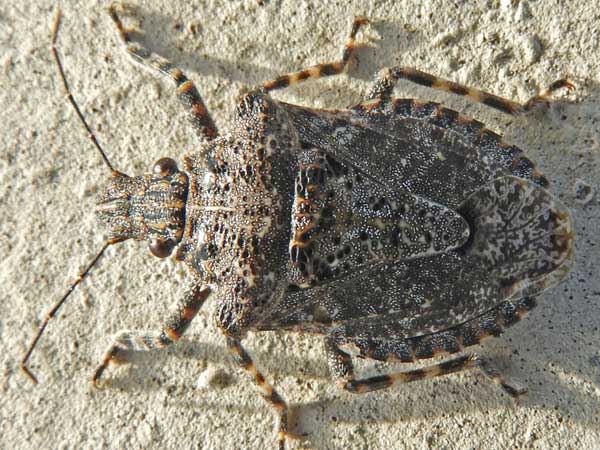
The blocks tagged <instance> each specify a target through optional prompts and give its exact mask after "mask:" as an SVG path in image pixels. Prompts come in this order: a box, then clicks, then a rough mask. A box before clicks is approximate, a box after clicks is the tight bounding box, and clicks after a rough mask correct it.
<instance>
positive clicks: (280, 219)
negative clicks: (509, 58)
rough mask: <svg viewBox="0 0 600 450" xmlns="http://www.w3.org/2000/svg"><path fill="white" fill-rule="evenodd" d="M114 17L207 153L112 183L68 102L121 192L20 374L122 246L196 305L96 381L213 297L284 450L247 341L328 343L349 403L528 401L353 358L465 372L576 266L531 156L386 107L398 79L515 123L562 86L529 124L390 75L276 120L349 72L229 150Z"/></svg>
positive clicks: (416, 110)
mask: <svg viewBox="0 0 600 450" xmlns="http://www.w3.org/2000/svg"><path fill="white" fill-rule="evenodd" d="M109 13H110V15H111V17H112V19H113V21H114V23H115V24H116V26H117V29H118V32H119V35H120V37H121V39H122V41H123V43H124V46H125V49H126V51H127V52H128V53H129V54H130V55H131V57H133V59H134V60H136V62H137V63H140V64H142V65H144V66H147V67H149V68H150V69H153V70H155V71H158V72H160V73H162V74H163V75H165V76H167V77H169V78H171V79H172V80H173V81H174V82H175V84H176V89H177V96H178V98H179V99H180V100H181V102H182V103H183V105H184V106H185V108H186V109H187V110H188V111H189V112H190V114H191V118H192V124H193V127H194V129H195V130H196V131H197V132H198V134H199V135H200V136H201V137H203V138H204V139H205V140H206V141H207V143H205V144H204V145H203V146H202V147H201V148H200V150H199V151H197V152H196V153H191V154H188V155H186V156H185V157H184V160H183V167H182V169H180V168H179V167H178V166H177V164H176V163H175V161H174V160H172V159H170V158H163V159H160V160H158V161H157V162H156V164H155V166H154V170H153V172H152V173H151V174H147V175H143V176H134V177H131V176H128V175H125V174H123V173H121V172H119V171H117V170H115V169H114V168H113V167H112V165H111V164H110V162H109V161H108V159H107V157H106V155H105V154H104V152H103V151H102V149H101V147H100V145H99V144H98V142H97V141H96V138H95V137H94V135H93V134H92V132H91V130H90V128H89V127H88V125H87V124H86V122H85V120H84V118H83V116H82V114H81V112H80V111H79V108H78V107H77V104H76V103H75V101H74V100H73V97H72V95H71V93H70V90H69V87H68V85H67V81H66V78H65V75H64V72H63V69H62V65H61V62H60V59H59V57H58V53H57V50H56V45H55V44H56V37H57V33H58V28H59V22H60V15H58V16H57V19H56V23H55V28H54V33H53V38H52V39H53V41H52V42H53V54H54V56H55V59H56V62H57V65H58V68H59V72H60V76H61V79H62V81H63V82H64V86H65V89H66V91H67V93H68V98H69V100H70V102H71V103H72V105H73V107H74V108H75V111H76V112H77V114H78V116H79V118H80V119H81V121H82V122H83V124H84V125H85V127H86V128H87V130H88V131H89V133H90V136H91V137H92V140H93V143H94V145H95V146H96V147H97V149H98V150H99V151H100V153H101V155H102V157H103V159H104V161H105V163H106V164H107V166H108V167H109V168H110V170H111V173H112V175H111V177H110V179H109V180H108V183H107V185H106V187H105V189H104V190H103V192H102V193H101V194H100V196H99V199H98V209H97V215H98V219H99V221H100V222H101V223H102V224H103V225H104V227H105V228H106V229H107V231H108V240H107V243H106V245H105V246H104V247H103V249H102V250H101V251H100V253H99V254H98V255H97V256H96V257H95V258H94V259H93V261H92V262H91V263H90V265H89V266H88V267H87V269H86V270H85V271H84V272H83V274H82V275H81V277H80V278H79V280H78V281H77V282H76V283H75V284H74V285H73V286H72V287H71V288H70V289H69V290H68V292H67V293H66V294H65V296H64V297H63V298H62V299H61V300H60V301H59V302H58V303H57V304H56V305H55V306H54V307H53V308H52V310H51V312H50V313H49V314H48V316H47V317H46V319H45V320H44V321H43V322H42V325H41V327H40V330H39V333H38V334H37V336H36V337H35V339H34V341H33V343H32V344H31V346H30V348H29V350H28V351H27V353H26V355H25V357H24V359H23V362H22V368H23V370H24V371H25V373H26V374H27V375H28V376H29V377H30V378H31V379H32V380H33V381H35V377H34V376H33V374H32V373H31V372H30V371H29V370H28V368H27V362H28V359H29V357H30V355H31V352H32V350H33V349H34V347H35V345H36V343H37V342H38V340H39V338H40V336H41V334H42V333H43V330H44V329H45V327H46V325H47V323H48V321H49V319H50V318H51V317H53V316H54V315H55V313H56V311H57V310H58V309H59V308H60V307H61V305H62V304H63V303H64V302H65V300H66V299H67V298H68V296H69V295H70V293H71V292H72V291H73V289H74V288H75V286H77V284H78V283H79V282H81V280H83V278H84V277H85V276H86V275H87V274H88V272H89V270H90V269H91V268H92V266H93V265H94V264H95V263H96V262H97V261H98V259H99V258H100V257H101V255H102V254H103V252H104V250H105V249H106V248H107V247H108V246H109V245H112V244H116V243H118V242H122V241H124V240H127V239H129V238H134V239H137V240H147V241H148V242H149V248H150V251H151V252H152V253H153V254H154V255H155V256H157V257H159V258H164V257H167V256H169V255H171V254H173V255H174V256H175V258H176V259H177V260H180V261H183V262H185V265H186V267H187V268H188V270H189V289H188V291H187V293H186V294H185V296H184V297H183V299H182V300H181V302H180V304H179V307H178V309H177V311H176V313H175V314H174V315H173V316H172V317H168V318H167V319H166V320H165V323H164V326H163V328H162V329H161V330H158V331H157V332H155V333H149V334H143V333H139V332H135V331H125V332H122V333H120V334H119V335H118V336H117V337H116V339H115V341H114V344H113V345H112V346H111V347H110V348H109V350H108V351H107V353H106V356H105V357H104V360H103V361H102V362H101V364H100V365H99V367H98V368H97V370H96V372H95V374H94V377H93V380H94V382H97V381H98V380H99V379H100V377H101V376H102V375H103V373H104V372H105V370H106V368H107V367H108V366H109V364H110V362H111V361H114V360H117V359H119V357H121V356H123V355H124V353H125V352H127V351H130V350H139V351H148V350H152V349H157V348H162V347H165V346H166V345H168V344H171V343H173V342H175V341H177V340H178V339H179V338H180V337H181V336H182V334H183V333H184V332H185V330H186V329H187V328H188V326H189V324H190V323H191V321H192V320H193V319H194V317H195V315H196V314H197V312H198V311H199V309H200V307H201V306H202V304H203V303H204V302H205V300H206V299H207V298H208V297H209V296H214V297H215V300H216V303H217V305H218V306H217V311H216V317H215V319H216V321H217V325H218V327H219V328H220V329H221V331H222V332H223V333H224V334H225V336H226V341H227V346H228V348H229V349H230V350H231V352H232V353H233V354H234V356H235V359H236V361H237V362H238V363H239V364H240V365H241V366H242V367H243V368H244V369H245V370H246V371H248V372H249V373H250V374H251V376H252V377H253V379H254V381H255V382H256V384H257V385H258V388H259V391H260V394H261V395H262V396H263V398H264V399H265V400H266V401H267V402H269V403H270V404H271V405H272V406H273V408H274V409H275V411H276V412H277V416H278V419H279V422H278V423H279V425H278V437H277V439H278V443H279V448H280V449H283V448H284V447H285V441H286V439H287V438H288V437H289V436H291V435H292V433H291V432H290V430H289V424H288V408H287V405H286V403H285V401H284V400H283V398H282V397H281V396H280V395H279V394H278V393H277V391H276V390H275V389H274V388H273V387H272V386H271V384H270V383H269V382H268V381H267V380H266V378H265V377H264V376H263V375H262V373H261V372H260V371H259V369H258V368H257V367H256V366H255V365H254V363H253V362H252V359H251V358H250V356H249V355H248V353H247V352H246V350H244V348H243V347H242V344H241V341H242V339H243V338H244V337H245V336H246V335H247V333H248V332H258V331H270V330H286V331H294V332H304V333H317V334H320V335H322V336H323V343H324V347H325V351H326V352H327V355H328V359H329V362H330V368H331V373H332V377H333V379H334V380H335V381H336V383H337V384H338V385H339V386H340V387H341V388H342V389H345V390H347V391H349V392H353V393H365V392H370V391H374V390H377V389H383V388H388V387H391V386H393V385H395V384H397V383H404V382H410V381H415V380H420V379H424V378H428V377H435V376H439V375H444V374H448V373H452V372H457V371H461V370H465V369H468V368H471V367H477V368H480V369H481V370H482V371H483V372H484V373H485V374H486V375H488V376H489V377H490V378H492V379H494V380H495V381H497V382H498V383H500V384H501V385H502V386H503V388H504V389H505V390H506V391H507V392H509V393H510V394H512V395H519V394H521V393H523V392H524V391H525V388H524V387H521V386H519V385H517V384H514V383H511V382H509V381H508V380H505V379H504V378H503V377H502V376H501V374H500V373H499V372H498V371H497V370H495V369H494V368H493V366H491V365H490V363H489V362H488V361H487V360H485V359H483V358H480V357H478V356H477V355H475V354H474V353H466V354H462V355H460V356H454V357H451V358H449V359H445V360H443V361H441V362H438V363H436V364H433V365H430V366H427V367H423V368H419V369H413V370H409V371H404V372H396V373H392V374H389V375H379V376H374V377H369V378H358V377H356V376H355V374H354V370H353V365H352V362H351V357H352V356H355V357H359V358H371V359H375V360H380V361H396V362H413V361H416V360H418V359H424V358H431V357H433V356H435V355H438V354H440V353H447V354H456V353H458V352H460V351H461V350H463V349H464V348H465V347H469V346H473V345H476V344H479V343H480V342H481V340H482V339H483V338H485V337H486V336H491V335H492V336H497V335H499V334H500V333H501V332H502V331H503V330H504V328H506V327H507V326H509V325H512V324H513V323H515V322H517V321H518V320H519V319H520V318H522V317H523V316H524V315H525V314H526V313H527V312H529V311H530V310H531V309H532V308H533V307H534V306H535V298H536V297H537V296H538V295H539V294H540V293H541V292H542V291H544V290H545V289H547V288H550V287H552V286H555V285H556V284H558V283H559V282H561V281H562V280H564V279H565V277H566V276H567V274H568V273H569V270H570V268H571V264H572V261H573V248H574V232H573V226H572V222H571V218H570V214H569V211H568V209H567V208H566V207H565V206H563V205H562V204H561V203H560V202H559V201H558V200H557V199H556V198H555V197H554V196H552V195H551V194H550V193H549V192H548V191H547V190H546V189H545V187H546V186H547V184H548V181H547V180H546V178H545V177H544V176H543V175H542V174H541V173H540V172H538V171H537V170H536V169H535V167H534V165H533V163H532V162H531V161H530V160H529V159H527V158H525V157H524V155H523V152H522V151H521V150H520V149H519V148H517V147H515V146H512V145H509V144H507V143H506V142H505V141H504V140H502V139H501V137H500V136H498V135H497V134H495V133H493V132H491V131H489V130H487V129H486V128H485V127H484V126H483V125H482V124H481V123H480V122H477V121H475V120H472V119H470V118H467V117H465V116H463V115H461V114H459V113H457V112H455V111H452V110H449V109H447V108H444V107H443V106H441V105H439V104H437V103H432V102H417V101H415V100H410V99H397V98H393V97H392V95H391V94H392V90H393V87H394V84H395V82H396V81H397V80H399V79H406V80H409V81H412V82H415V83H418V84H421V85H425V86H429V87H432V88H435V89H442V90H446V91H449V92H452V93H455V94H457V95H463V96H468V97H469V98H471V99H473V100H475V101H478V102H481V103H483V104H486V105H488V106H491V107H493V108H496V109H498V110H500V111H502V112H504V113H507V114H513V115H519V114H522V113H523V112H525V111H527V110H529V109H531V108H533V107H534V106H535V105H536V104H538V103H540V102H546V101H547V100H546V98H547V96H548V95H550V94H551V93H552V92H553V91H555V90H556V89H559V88H563V87H566V88H572V87H573V86H572V84H571V83H570V82H569V81H568V80H560V81H557V82H555V83H553V84H552V85H551V86H550V87H549V88H548V89H547V90H545V91H543V92H541V93H540V94H538V95H537V96H535V97H533V98H532V99H531V100H530V101H528V102H527V103H525V104H524V105H520V104H517V103H514V102H512V101H509V100H505V99H502V98H500V97H497V96H495V95H491V94H487V93H484V92H481V91H478V90H474V89H470V88H466V87H463V86H460V85H458V84H455V83H452V82H449V81H445V80H441V79H439V78H436V77H434V76H432V75H428V74H426V73H423V72H420V71H417V70H414V69H408V68H404V67H395V68H391V69H386V70H384V71H382V72H381V74H380V75H379V77H378V79H377V80H376V81H375V83H374V86H373V88H372V90H371V92H370V94H369V95H368V98H367V100H366V101H365V102H363V103H361V104H358V105H356V106H353V107H351V108H349V109H345V110H336V111H333V110H317V109H311V108H305V107H300V106H296V105H292V104H287V103H282V102H278V101H276V100H274V99H273V98H272V97H271V96H270V95H269V93H270V92H271V91H273V90H277V89H283V88H285V87H287V86H290V85H292V84H296V83H300V82H303V81H305V80H309V79H316V78H320V77H325V76H331V75H337V74H340V73H342V72H343V71H344V69H345V67H346V65H347V63H348V62H349V61H350V60H351V58H352V56H353V52H354V49H355V36H356V34H357V32H358V31H359V29H360V27H361V26H362V25H364V24H365V23H366V22H367V21H366V20H365V19H362V18H357V19H355V21H354V23H353V25H352V30H351V33H350V38H349V40H348V42H347V43H346V45H345V47H344V50H343V56H342V59H341V60H340V61H338V62H334V63H328V64H320V65H317V66H314V67H310V68H308V69H305V70H302V71H300V72H296V73H293V74H289V75H283V76H280V77H278V78H276V79H274V80H273V81H269V82H267V83H264V84H263V85H262V86H260V87H259V88H257V89H255V90H252V91H251V92H250V93H248V94H247V95H244V96H243V98H242V99H241V101H240V103H239V105H238V108H237V112H236V116H235V118H234V122H233V126H232V129H231V131H230V133H228V134H220V133H219V132H218V131H217V128H216V126H215V124H214V122H213V121H212V119H211V117H210V115H209V113H208V111H207V109H206V107H205V105H204V103H203V101H202V99H201V97H200V95H199V93H198V91H197V90H196V87H195V86H194V84H193V83H192V82H191V81H190V80H188V79H187V78H186V77H185V75H184V74H183V72H182V71H181V70H179V69H178V68H177V67H175V66H174V65H173V64H171V63H170V62H168V61H167V60H165V59H164V58H162V57H160V56H158V55H156V54H154V53H152V52H151V51H149V50H147V49H145V48H144V47H142V46H140V45H139V44H137V43H135V42H133V41H132V40H131V38H130V34H129V32H128V31H127V30H126V29H125V27H124V26H123V25H122V23H121V20H120V19H119V16H118V12H117V8H116V7H115V6H112V7H111V8H110V9H109Z"/></svg>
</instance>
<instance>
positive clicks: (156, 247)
mask: <svg viewBox="0 0 600 450" xmlns="http://www.w3.org/2000/svg"><path fill="white" fill-rule="evenodd" d="M148 247H150V252H152V254H153V255H154V256H156V257H157V258H166V257H167V256H170V255H171V253H172V252H173V249H174V248H175V242H173V241H172V240H170V239H152V240H151V241H150V243H149V244H148Z"/></svg>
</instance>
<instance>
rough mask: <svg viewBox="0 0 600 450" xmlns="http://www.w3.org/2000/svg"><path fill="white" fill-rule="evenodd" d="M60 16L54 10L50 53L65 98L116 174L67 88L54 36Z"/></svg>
mask: <svg viewBox="0 0 600 450" xmlns="http://www.w3.org/2000/svg"><path fill="white" fill-rule="evenodd" d="M60 18H61V12H60V9H59V10H58V11H57V12H56V18H55V19H54V28H53V29H52V54H53V55H54V59H55V61H56V65H57V66H58V72H59V73H60V78H61V79H62V82H63V86H64V88H65V91H66V93H67V99H68V100H69V102H70V103H71V105H72V106H73V109H75V112H76V113H77V116H78V117H79V120H81V123H82V124H83V126H84V127H85V129H86V130H87V132H88V136H89V138H90V139H91V140H92V143H93V144H94V146H95V147H96V148H97V149H98V151H99V152H100V155H101V156H102V159H103V160H104V163H105V164H106V165H107V166H108V168H109V169H110V171H111V172H112V174H113V175H118V174H120V172H119V171H118V170H115V168H114V167H113V166H112V164H111V163H110V161H109V160H108V157H107V156H106V153H104V150H103V149H102V147H101V146H100V144H99V143H98V139H96V136H95V135H94V132H93V131H92V129H91V128H90V126H89V125H88V124H87V122H86V121H85V118H84V117H83V114H82V113H81V111H80V110H79V106H77V103H76V102H75V99H74V98H73V94H72V93H71V89H70V88H69V83H68V82H67V77H66V76H65V71H64V70H63V66H62V63H61V62H60V58H59V56H58V50H57V48H56V38H57V37H58V30H59V28H60Z"/></svg>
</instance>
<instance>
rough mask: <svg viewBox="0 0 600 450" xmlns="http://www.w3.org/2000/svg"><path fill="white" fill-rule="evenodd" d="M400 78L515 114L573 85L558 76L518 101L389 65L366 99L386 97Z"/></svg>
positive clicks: (545, 101) (529, 108)
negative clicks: (521, 102)
mask: <svg viewBox="0 0 600 450" xmlns="http://www.w3.org/2000/svg"><path fill="white" fill-rule="evenodd" d="M400 79H404V80H408V81H411V82H413V83H416V84H420V85H421V86H427V87H430V88H433V89H439V90H441V91H447V92H451V93H453V94H456V95H463V96H467V97H469V98H470V99H471V100H473V101H475V102H477V103H483V104H484V105H487V106H489V107H491V108H494V109H497V110H498V111H501V112H503V113H506V114H511V115H514V116H516V115H520V114H523V113H525V112H527V111H529V110H531V109H533V107H534V106H536V105H537V104H539V103H549V100H548V97H549V96H550V95H551V94H552V93H553V92H555V91H557V90H559V89H562V88H567V89H569V90H573V89H575V85H574V84H573V83H572V82H571V81H570V80H568V79H566V78H565V79H561V80H557V81H555V82H554V83H552V84H551V85H550V86H548V88H546V89H544V90H542V91H540V92H539V93H538V94H537V95H534V96H533V97H531V98H530V99H529V100H528V101H527V102H525V103H523V104H520V103H516V102H513V101H512V100H508V99H505V98H502V97H499V96H497V95H494V94H490V93H487V92H484V91H480V90H478V89H473V88H469V87H466V86H462V85H460V84H458V83H454V82H452V81H449V80H444V79H443V78H438V77H436V76H435V75H431V74H428V73H425V72H421V71H420V70H417V69H413V68H410V67H392V68H386V69H383V70H382V71H381V72H380V73H379V74H378V76H377V78H376V80H375V82H374V83H373V87H372V88H371V91H370V93H369V96H368V98H369V100H371V99H382V100H389V99H390V96H391V94H392V90H393V88H394V86H395V84H396V82H397V81H398V80H400Z"/></svg>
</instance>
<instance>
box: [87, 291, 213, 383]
mask: <svg viewBox="0 0 600 450" xmlns="http://www.w3.org/2000/svg"><path fill="white" fill-rule="evenodd" d="M209 294H210V289H208V288H206V287H203V286H202V285H201V284H198V285H196V286H194V287H193V288H192V289H190V290H189V291H188V292H186V294H185V296H184V298H183V300H182V301H180V302H179V304H178V305H177V311H175V312H174V313H173V314H172V315H171V316H170V317H169V318H168V319H167V320H166V321H165V322H164V325H163V327H162V329H161V330H160V331H158V332H155V331H122V332H120V333H119V334H118V335H117V338H116V339H115V341H114V343H113V344H112V345H111V346H110V347H109V348H108V350H107V351H106V354H105V356H104V359H103V360H102V363H101V364H100V365H99V366H98V368H97V369H96V372H95V373H94V377H93V378H92V381H93V383H94V385H96V386H97V385H98V381H99V379H100V377H101V376H102V373H103V372H104V370H105V369H106V368H107V367H108V365H109V364H110V362H111V361H118V360H119V357H121V356H123V353H125V352H128V351H142V352H147V351H151V350H156V349H160V348H164V347H166V346H167V345H169V344H172V343H173V342H175V341H178V340H179V338H181V336H182V335H183V333H184V332H185V330H187V328H188V326H189V325H190V323H191V321H192V319H193V318H194V317H196V314H197V313H198V311H199V310H200V307H201V306H202V304H203V303H204V301H205V300H206V299H207V297H208V295H209Z"/></svg>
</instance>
